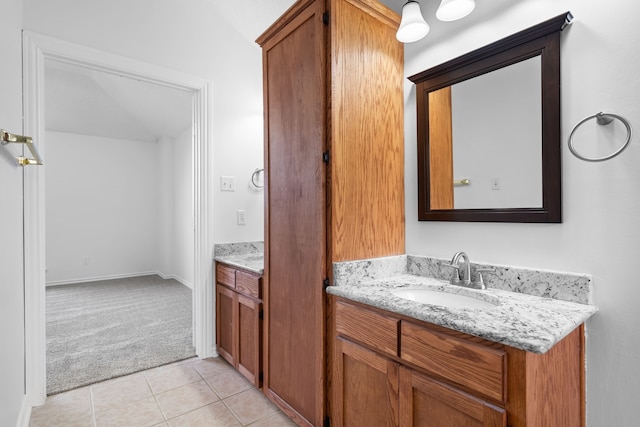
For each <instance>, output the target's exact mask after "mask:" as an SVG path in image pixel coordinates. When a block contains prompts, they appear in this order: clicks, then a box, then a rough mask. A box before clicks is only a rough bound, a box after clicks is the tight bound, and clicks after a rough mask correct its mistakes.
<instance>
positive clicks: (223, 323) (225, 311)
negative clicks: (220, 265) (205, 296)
mask: <svg viewBox="0 0 640 427" xmlns="http://www.w3.org/2000/svg"><path fill="white" fill-rule="evenodd" d="M236 310H237V294H236V293H235V292H234V291H232V290H231V289H229V288H226V287H224V286H222V285H216V344H217V349H218V353H220V356H222V358H223V359H225V360H226V361H227V362H229V363H230V364H231V365H233V366H236V354H237V352H238V351H237V348H236V339H235V336H236V334H237V327H238V325H237V322H236V319H237V312H236Z"/></svg>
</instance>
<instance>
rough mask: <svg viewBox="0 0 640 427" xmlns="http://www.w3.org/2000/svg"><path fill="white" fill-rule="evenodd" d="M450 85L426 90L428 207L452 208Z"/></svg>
mask: <svg viewBox="0 0 640 427" xmlns="http://www.w3.org/2000/svg"><path fill="white" fill-rule="evenodd" d="M452 121H453V120H452V115H451V86H447V87H445V88H442V89H440V90H436V91H433V92H429V174H430V177H431V179H430V181H429V187H430V188H429V191H430V193H429V194H430V205H431V209H453V202H454V201H453V180H454V178H453V137H452V135H453V128H452Z"/></svg>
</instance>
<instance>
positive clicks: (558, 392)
mask: <svg viewBox="0 0 640 427" xmlns="http://www.w3.org/2000/svg"><path fill="white" fill-rule="evenodd" d="M507 350H508V369H509V377H508V382H507V390H508V403H507V410H508V411H509V417H510V418H509V424H510V425H511V426H512V427H525V426H552V425H553V426H556V425H558V426H560V425H561V426H563V427H584V426H585V411H584V402H585V396H584V390H585V388H584V387H585V383H584V381H585V380H584V325H581V326H580V327H579V328H577V329H575V330H574V331H573V332H572V333H571V334H569V335H568V336H567V337H566V338H564V339H563V340H562V341H560V342H559V343H558V344H556V345H555V346H554V347H552V348H551V349H550V350H549V351H547V352H546V353H543V354H535V353H529V352H525V351H522V350H518V349H515V348H511V347H507Z"/></svg>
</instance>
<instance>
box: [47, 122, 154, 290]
mask: <svg viewBox="0 0 640 427" xmlns="http://www.w3.org/2000/svg"><path fill="white" fill-rule="evenodd" d="M46 136H47V176H46V242H47V250H46V254H47V283H48V284H51V283H54V284H55V283H59V282H73V281H76V282H77V281H83V280H87V279H88V280H91V279H98V278H114V277H123V276H130V275H137V274H145V273H150V272H155V271H156V269H157V267H158V265H157V259H158V250H159V249H158V248H159V246H160V245H159V243H160V242H159V238H158V230H159V229H160V225H159V211H160V195H161V191H160V190H161V187H160V185H159V176H160V173H161V169H160V167H159V155H160V150H159V147H158V144H156V143H149V142H139V141H127V140H119V139H108V138H99V137H92V136H84V135H74V134H68V133H60V132H47V134H46ZM86 258H88V262H87V260H86Z"/></svg>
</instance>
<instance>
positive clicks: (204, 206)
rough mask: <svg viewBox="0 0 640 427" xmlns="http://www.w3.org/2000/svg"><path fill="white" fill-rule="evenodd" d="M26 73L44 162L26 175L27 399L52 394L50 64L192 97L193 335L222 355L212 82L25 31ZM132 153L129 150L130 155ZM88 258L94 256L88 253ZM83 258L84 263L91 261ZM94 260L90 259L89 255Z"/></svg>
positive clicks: (30, 113) (29, 118) (30, 116)
mask: <svg viewBox="0 0 640 427" xmlns="http://www.w3.org/2000/svg"><path fill="white" fill-rule="evenodd" d="M23 39H24V40H23V49H24V55H23V58H24V59H23V61H24V62H23V73H24V88H23V89H24V103H25V130H26V132H28V133H29V134H30V135H32V136H33V137H34V140H35V141H38V142H39V148H40V151H41V155H42V156H43V158H44V159H45V165H44V166H43V167H41V168H30V169H28V170H27V171H26V172H25V186H24V204H25V284H26V295H25V307H26V310H25V311H26V319H25V320H26V321H25V323H26V325H25V330H26V350H27V351H26V354H27V361H26V362H27V363H26V368H27V384H26V385H27V396H28V399H29V403H30V404H31V405H32V406H35V405H39V404H42V403H43V402H44V398H45V397H46V392H45V390H46V374H45V366H46V357H45V354H46V344H45V304H44V302H45V297H44V295H45V283H46V269H47V265H46V250H45V241H46V239H45V233H46V225H45V224H46V222H45V219H46V213H45V208H46V191H45V188H46V186H45V174H46V170H47V169H46V168H47V166H46V158H47V132H46V114H45V103H46V92H47V91H46V79H45V64H46V61H57V62H59V63H66V64H71V65H73V66H76V67H83V68H86V69H89V70H97V71H100V72H104V73H107V74H111V75H113V76H120V77H127V78H131V79H134V80H137V81H140V82H146V83H151V84H155V85H160V86H163V87H166V88H172V89H176V90H181V91H184V92H187V93H190V94H191V111H192V114H191V121H192V123H191V124H192V132H191V133H192V136H191V138H192V165H193V231H194V233H193V238H194V243H193V253H194V259H193V270H192V271H193V332H194V334H193V336H194V344H195V348H196V354H197V355H198V356H200V357H210V356H214V355H215V351H214V350H213V331H212V327H213V325H212V322H210V321H208V320H210V319H212V317H213V307H212V303H211V301H212V300H213V298H212V290H211V282H212V272H211V268H210V252H211V247H212V243H211V240H212V239H211V237H210V236H209V233H208V230H209V224H208V221H209V214H208V213H209V211H210V197H209V195H208V193H209V187H210V185H209V177H210V173H211V172H210V170H209V169H210V167H209V166H210V165H211V164H212V162H211V155H212V150H211V147H210V145H211V141H210V134H211V132H210V126H209V114H208V112H209V111H210V103H211V96H210V91H211V85H210V83H209V82H208V81H206V80H203V79H200V78H197V77H194V76H190V75H186V74H183V73H179V72H176V71H173V70H168V69H164V68H161V67H157V66H154V65H151V64H146V63H142V62H139V61H135V60H132V59H129V58H123V57H119V56H117V55H113V54H109V53H106V52H102V51H97V50H94V49H90V48H87V47H84V46H79V45H75V44H72V43H68V42H64V41H61V40H57V39H52V38H49V37H46V36H42V35H38V34H34V33H28V32H24V34H23ZM125 155H126V153H125ZM87 257H88V256H87ZM87 257H84V256H83V257H82V258H81V262H82V263H86V262H87V260H86V259H85V258H87ZM88 258H89V260H88V263H89V264H88V265H91V258H90V257H88Z"/></svg>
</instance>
